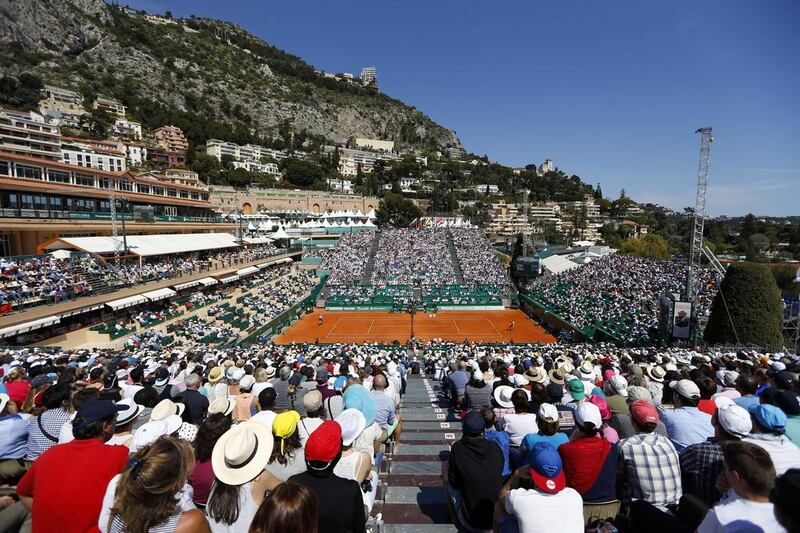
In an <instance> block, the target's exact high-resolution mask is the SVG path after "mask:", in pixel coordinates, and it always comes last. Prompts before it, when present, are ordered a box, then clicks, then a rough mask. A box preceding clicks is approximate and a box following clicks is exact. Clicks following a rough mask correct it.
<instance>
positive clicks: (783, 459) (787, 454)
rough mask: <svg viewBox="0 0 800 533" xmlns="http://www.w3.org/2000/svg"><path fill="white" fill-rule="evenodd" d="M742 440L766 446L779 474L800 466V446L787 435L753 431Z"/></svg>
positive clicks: (765, 448)
mask: <svg viewBox="0 0 800 533" xmlns="http://www.w3.org/2000/svg"><path fill="white" fill-rule="evenodd" d="M742 441H743V442H749V443H751V444H755V445H757V446H761V447H762V448H764V450H765V451H766V452H767V453H768V454H769V457H770V459H772V464H774V465H775V473H776V474H777V475H779V476H780V475H782V474H783V473H784V472H786V471H787V470H789V469H790V468H798V467H800V448H798V447H797V446H796V445H795V444H794V443H793V442H792V441H790V440H789V437H787V436H786V435H769V434H766V433H751V434H750V435H748V436H747V437H745V438H743V439H742Z"/></svg>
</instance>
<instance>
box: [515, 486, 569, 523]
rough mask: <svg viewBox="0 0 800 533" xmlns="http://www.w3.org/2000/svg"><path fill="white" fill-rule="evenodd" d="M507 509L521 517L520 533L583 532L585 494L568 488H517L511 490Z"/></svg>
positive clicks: (519, 520) (518, 519) (518, 517)
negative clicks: (554, 491) (551, 490)
mask: <svg viewBox="0 0 800 533" xmlns="http://www.w3.org/2000/svg"><path fill="white" fill-rule="evenodd" d="M505 507H506V512H507V513H508V514H510V515H512V516H515V517H517V522H518V523H519V532H520V533H551V532H552V533H583V531H584V522H583V498H581V495H580V494H578V491H576V490H575V489H572V488H569V487H567V488H565V489H564V490H562V491H561V492H559V493H557V494H547V493H545V492H540V491H538V490H535V489H514V490H512V491H511V492H509V493H508V496H506V502H505Z"/></svg>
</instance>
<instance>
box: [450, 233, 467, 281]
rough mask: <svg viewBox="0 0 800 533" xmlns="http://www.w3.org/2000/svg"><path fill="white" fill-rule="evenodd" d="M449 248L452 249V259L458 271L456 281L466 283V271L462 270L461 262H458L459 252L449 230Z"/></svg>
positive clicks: (454, 267)
mask: <svg viewBox="0 0 800 533" xmlns="http://www.w3.org/2000/svg"><path fill="white" fill-rule="evenodd" d="M447 249H448V250H449V251H450V260H451V261H452V262H453V270H455V273H456V281H458V283H460V284H462V285H463V284H464V272H462V270H461V263H459V262H458V253H457V252H456V245H455V243H454V242H453V235H452V234H451V233H450V232H449V231H448V232H447Z"/></svg>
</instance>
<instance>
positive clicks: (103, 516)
mask: <svg viewBox="0 0 800 533" xmlns="http://www.w3.org/2000/svg"><path fill="white" fill-rule="evenodd" d="M121 476H122V474H117V475H116V476H114V477H112V478H111V481H109V482H108V487H106V494H105V496H103V507H101V508H100V517H99V518H98V519H97V527H98V528H99V529H100V531H102V532H103V533H108V523H109V519H110V518H111V508H112V507H114V502H116V501H117V499H116V496H117V484H118V483H119V479H120V477H121ZM175 499H176V500H179V501H180V504H179V505H178V507H179V508H180V510H181V512H183V513H185V512H186V511H191V510H192V509H197V507H195V506H194V503H193V502H192V500H193V499H194V489H193V488H192V486H191V485H189V484H188V483H186V484H185V485H184V486H183V490H182V491H180V492H179V493H177V494H176V495H175Z"/></svg>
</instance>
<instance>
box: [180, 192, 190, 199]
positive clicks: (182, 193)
mask: <svg viewBox="0 0 800 533" xmlns="http://www.w3.org/2000/svg"><path fill="white" fill-rule="evenodd" d="M181 198H189V191H181Z"/></svg>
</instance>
